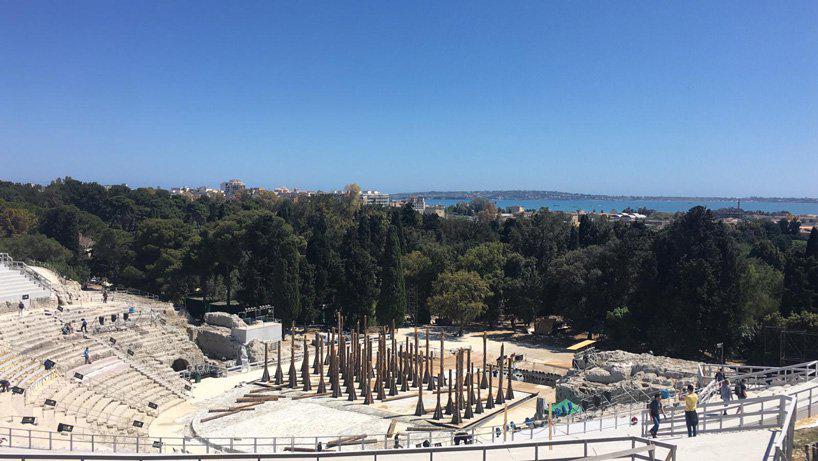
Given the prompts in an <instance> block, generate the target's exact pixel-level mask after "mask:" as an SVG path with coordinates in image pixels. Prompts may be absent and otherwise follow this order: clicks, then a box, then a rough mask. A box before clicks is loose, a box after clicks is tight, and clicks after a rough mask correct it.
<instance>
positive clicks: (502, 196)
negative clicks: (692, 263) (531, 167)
mask: <svg viewBox="0 0 818 461" xmlns="http://www.w3.org/2000/svg"><path fill="white" fill-rule="evenodd" d="M391 196H392V197H393V198H394V199H398V200H400V199H403V198H407V197H412V196H414V197H423V198H426V199H433V200H471V199H475V198H485V199H488V200H492V201H499V200H503V201H505V200H603V201H622V200H633V201H652V202H661V201H666V202H738V201H739V200H741V201H742V202H748V203H750V202H781V203H818V198H815V197H756V196H752V197H684V196H657V195H600V194H578V193H573V192H560V191H537V190H495V191H489V190H483V191H427V192H400V193H395V194H391Z"/></svg>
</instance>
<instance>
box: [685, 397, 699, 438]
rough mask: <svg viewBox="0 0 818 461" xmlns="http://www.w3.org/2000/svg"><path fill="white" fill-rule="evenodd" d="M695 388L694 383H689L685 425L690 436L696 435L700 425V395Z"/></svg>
mask: <svg viewBox="0 0 818 461" xmlns="http://www.w3.org/2000/svg"><path fill="white" fill-rule="evenodd" d="M693 390H694V389H693V385H692V384H688V385H687V395H685V425H686V426H687V436H688V437H696V429H697V428H698V425H699V415H698V414H697V413H696V406H697V405H698V404H699V396H698V395H696V393H695V392H694V391H693Z"/></svg>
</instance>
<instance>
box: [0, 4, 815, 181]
mask: <svg viewBox="0 0 818 461" xmlns="http://www.w3.org/2000/svg"><path fill="white" fill-rule="evenodd" d="M60 176H73V177H75V178H78V179H84V180H95V181H98V182H101V183H123V182H124V183H128V184H129V185H132V186H137V185H160V186H165V187H168V186H174V185H190V186H195V185H217V184H218V183H219V182H220V181H221V180H224V179H228V178H233V177H237V178H241V179H243V180H244V181H245V182H247V183H248V185H261V186H266V187H270V186H278V185H287V186H298V187H301V188H320V189H324V190H327V189H332V188H340V187H342V186H343V185H344V184H345V183H348V182H353V181H354V182H357V183H359V184H361V186H363V187H364V188H377V189H380V190H385V191H388V192H400V191H418V190H429V189H436V190H462V189H468V190H474V189H547V190H565V191H572V192H592V193H611V194H618V193H624V194H657V195H740V196H743V195H767V196H811V197H818V2H816V1H815V0H808V1H785V2H782V1H770V2H755V1H736V2H718V1H709V0H708V1H702V2H692V1H684V2H657V1H646V2H637V1H621V2H613V1H592V2H579V1H570V2H568V1H565V2H559V1H550V0H549V1H536V2H494V3H486V2H478V1H464V2H455V1H430V2H414V1H413V2H405V3H395V2H384V1H374V2H366V3H363V2H339V1H329V2H309V1H299V2H287V3H285V2H273V1H263V2H257V3H255V2H206V1H192V2H174V1H151V2H148V1H114V2H111V1H105V2H87V1H79V2H64V1H53V2H39V1H30V0H24V1H2V2H0V179H4V180H14V181H26V182H27V181H33V182H48V181H49V180H51V179H53V178H55V177H60Z"/></svg>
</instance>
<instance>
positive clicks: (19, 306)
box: [17, 301, 26, 318]
mask: <svg viewBox="0 0 818 461" xmlns="http://www.w3.org/2000/svg"><path fill="white" fill-rule="evenodd" d="M25 308H26V305H25V304H23V301H20V304H18V305H17V309H20V318H22V317H23V311H24V310H25Z"/></svg>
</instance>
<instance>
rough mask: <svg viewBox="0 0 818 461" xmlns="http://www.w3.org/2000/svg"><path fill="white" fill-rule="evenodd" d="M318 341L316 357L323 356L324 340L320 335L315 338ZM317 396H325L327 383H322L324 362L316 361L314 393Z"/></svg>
mask: <svg viewBox="0 0 818 461" xmlns="http://www.w3.org/2000/svg"><path fill="white" fill-rule="evenodd" d="M315 339H317V340H318V354H317V357H323V356H324V338H323V337H322V336H321V335H318V336H316V338H315ZM316 392H318V393H319V394H325V393H326V392H327V383H326V382H324V361H323V360H319V361H318V390H317V391H316Z"/></svg>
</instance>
